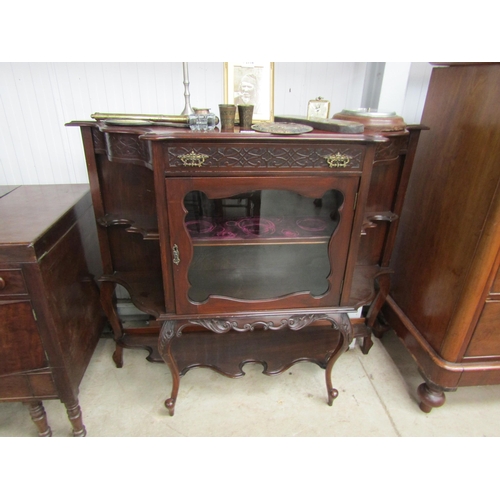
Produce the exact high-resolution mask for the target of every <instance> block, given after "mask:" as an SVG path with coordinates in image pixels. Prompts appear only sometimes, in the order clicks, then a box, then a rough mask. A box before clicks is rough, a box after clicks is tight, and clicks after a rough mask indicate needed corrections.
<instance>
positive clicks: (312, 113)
mask: <svg viewBox="0 0 500 500" xmlns="http://www.w3.org/2000/svg"><path fill="white" fill-rule="evenodd" d="M329 114H330V101H327V100H326V99H323V98H322V97H318V98H317V99H313V100H311V101H309V103H308V105H307V119H308V120H313V119H314V118H328V115H329Z"/></svg>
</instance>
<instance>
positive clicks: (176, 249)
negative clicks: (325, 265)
mask: <svg viewBox="0 0 500 500" xmlns="http://www.w3.org/2000/svg"><path fill="white" fill-rule="evenodd" d="M172 253H173V254H174V258H173V259H172V262H173V263H174V264H175V265H176V266H178V265H179V262H180V261H181V259H180V257H179V247H178V246H177V245H174V246H173V247H172Z"/></svg>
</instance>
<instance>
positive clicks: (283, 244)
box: [164, 176, 359, 314]
mask: <svg viewBox="0 0 500 500" xmlns="http://www.w3.org/2000/svg"><path fill="white" fill-rule="evenodd" d="M358 185H359V177H354V176H353V177H349V176H345V177H342V176H339V177H334V176H325V177H286V178H285V177H265V178H263V177H261V178H258V177H257V178H255V177H254V178H250V177H232V178H224V179H221V178H207V177H199V178H196V177H192V178H175V179H172V178H171V179H167V180H166V192H167V201H168V208H167V212H168V216H169V226H170V242H171V248H170V249H167V250H164V251H167V252H168V255H167V256H166V257H167V258H170V259H171V260H172V262H173V265H172V268H173V275H174V276H173V280H174V289H175V304H176V312H177V314H200V313H205V314H220V313H226V312H238V311H241V309H242V306H243V305H244V308H245V309H246V310H251V311H258V310H269V309H277V308H284V309H286V308H291V307H294V308H297V307H298V308H300V307H304V308H310V307H331V306H338V305H339V302H340V295H341V289H342V283H343V279H344V274H345V270H346V262H347V255H348V250H349V245H350V241H351V238H352V237H353V235H354V234H355V233H353V231H352V229H353V219H354V210H355V198H356V192H357V190H358Z"/></svg>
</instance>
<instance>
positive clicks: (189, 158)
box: [177, 151, 210, 167]
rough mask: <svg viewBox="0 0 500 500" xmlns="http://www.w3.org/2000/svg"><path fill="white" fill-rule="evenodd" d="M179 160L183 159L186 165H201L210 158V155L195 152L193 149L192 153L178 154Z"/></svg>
mask: <svg viewBox="0 0 500 500" xmlns="http://www.w3.org/2000/svg"><path fill="white" fill-rule="evenodd" d="M177 158H179V160H181V162H182V164H183V165H184V166H185V167H201V166H202V165H203V163H205V160H206V159H207V158H210V157H209V156H208V155H204V154H203V153H195V152H194V151H191V153H189V154H187V155H181V156H178V157H177Z"/></svg>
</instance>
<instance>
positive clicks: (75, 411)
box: [64, 399, 87, 437]
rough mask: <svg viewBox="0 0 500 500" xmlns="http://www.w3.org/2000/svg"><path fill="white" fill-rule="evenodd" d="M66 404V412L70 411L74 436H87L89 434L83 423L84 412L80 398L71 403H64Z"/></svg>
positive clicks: (69, 415) (69, 416)
mask: <svg viewBox="0 0 500 500" xmlns="http://www.w3.org/2000/svg"><path fill="white" fill-rule="evenodd" d="M64 406H66V412H67V413H68V418H69V421H70V422H71V426H72V428H73V436H74V437H85V436H86V435H87V430H86V429H85V426H84V425H83V419H82V412H81V410H80V405H79V403H78V399H77V400H76V401H74V402H71V403H64Z"/></svg>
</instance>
